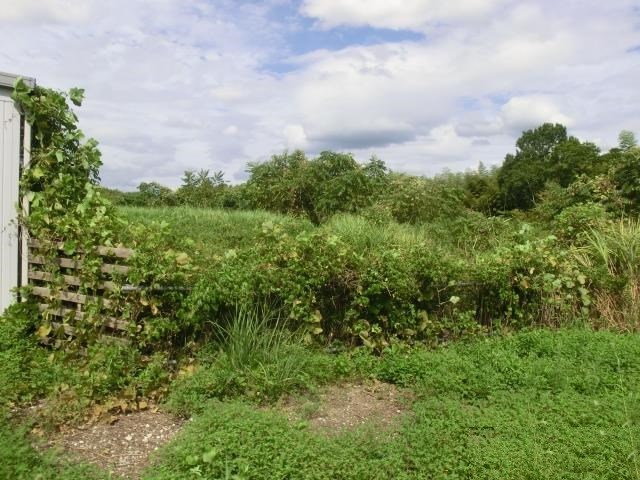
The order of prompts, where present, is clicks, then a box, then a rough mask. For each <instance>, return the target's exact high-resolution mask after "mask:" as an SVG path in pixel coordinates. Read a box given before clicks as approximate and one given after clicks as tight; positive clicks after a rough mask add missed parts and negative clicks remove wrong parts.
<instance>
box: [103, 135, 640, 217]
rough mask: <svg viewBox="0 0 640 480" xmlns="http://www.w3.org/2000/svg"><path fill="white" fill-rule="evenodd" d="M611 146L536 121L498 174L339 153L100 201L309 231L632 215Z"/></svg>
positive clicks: (297, 154)
mask: <svg viewBox="0 0 640 480" xmlns="http://www.w3.org/2000/svg"><path fill="white" fill-rule="evenodd" d="M618 140H619V142H618V145H617V146H616V147H615V148H612V149H610V150H609V151H608V152H605V153H603V152H601V151H600V149H599V148H598V147H597V146H596V145H595V144H594V143H591V142H583V141H581V140H579V139H578V138H576V137H574V136H570V135H568V133H567V128H566V127H565V126H564V125H561V124H551V123H545V124H542V125H540V126H539V127H537V128H534V129H531V130H527V131H525V132H523V133H522V135H521V136H520V138H518V140H517V141H516V145H515V153H509V154H507V155H506V157H505V159H504V162H503V163H502V165H501V166H499V167H492V168H486V167H485V166H484V165H482V164H480V165H479V166H478V167H477V168H476V169H474V170H468V171H466V172H461V173H452V172H445V173H442V174H439V175H436V176H434V177H431V178H428V177H420V176H414V175H408V174H403V173H397V172H392V171H390V170H389V169H388V168H387V166H386V165H385V163H384V162H383V161H382V160H380V159H378V158H376V157H372V158H371V159H370V160H369V161H368V162H366V163H364V164H360V163H358V162H357V161H356V160H355V159H354V157H353V156H352V155H351V154H349V153H338V152H332V151H325V152H322V153H320V154H319V155H318V156H317V157H316V158H309V157H308V156H307V155H306V154H305V153H304V152H302V151H300V150H296V151H293V152H284V153H282V154H278V155H273V156H272V157H271V159H270V160H268V161H266V162H262V163H250V164H249V165H248V173H249V178H248V180H247V181H246V182H245V183H243V184H240V185H230V184H229V183H228V182H227V181H226V180H225V178H224V173H223V172H222V171H215V172H213V173H211V171H210V170H200V171H198V172H194V171H186V172H185V173H184V176H183V177H182V183H181V185H180V187H178V188H177V189H176V190H172V189H170V188H168V187H165V186H163V185H160V184H159V183H157V182H144V183H141V184H140V185H139V186H138V189H137V191H135V192H122V191H118V190H114V189H107V188H104V193H105V195H107V196H108V197H109V198H110V199H111V200H112V201H113V202H114V203H116V204H118V205H128V206H147V207H155V206H177V205H185V206H192V207H201V208H228V209H262V210H268V211H273V212H280V213H287V214H293V215H299V216H304V217H307V218H308V219H310V220H311V221H312V222H314V223H316V224H319V223H322V222H323V221H324V220H325V219H327V218H328V217H330V216H331V215H332V214H334V213H338V212H349V213H362V214H366V215H370V216H384V217H389V218H393V219H395V220H397V221H399V222H409V223H420V222H424V221H430V220H433V219H435V218H437V217H441V216H446V217H452V216H453V217H455V216H456V215H457V214H459V213H461V212H463V211H465V210H467V211H468V210H475V211H478V212H481V213H483V214H486V215H497V214H501V213H505V212H510V211H514V210H517V211H530V210H535V209H536V208H538V209H539V208H540V204H541V202H542V203H545V202H546V203H545V204H546V205H547V206H549V205H550V204H552V203H553V202H554V201H555V202H556V203H557V202H561V203H562V201H564V202H565V203H567V202H568V203H567V204H566V205H564V206H565V207H566V206H568V205H569V204H571V202H574V203H584V202H597V203H608V204H609V205H608V206H609V208H616V209H619V210H623V211H637V210H638V208H639V207H640V148H639V147H638V145H637V140H636V137H635V135H634V133H633V132H631V131H628V130H624V131H622V132H620V135H619V138H618ZM571 192H573V193H571ZM572 195H573V197H572ZM560 197H563V198H564V200H562V201H561V200H560ZM569 197H571V198H573V200H572V199H571V198H569ZM558 208H560V209H561V208H562V206H560V207H558Z"/></svg>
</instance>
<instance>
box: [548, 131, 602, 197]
mask: <svg viewBox="0 0 640 480" xmlns="http://www.w3.org/2000/svg"><path fill="white" fill-rule="evenodd" d="M553 154H554V158H553V164H551V165H549V169H548V173H549V175H548V178H547V180H553V181H556V182H558V183H559V184H560V185H561V186H562V187H568V186H569V185H570V184H571V183H572V182H573V181H574V180H575V179H576V178H577V177H578V176H579V175H582V174H587V175H591V174H593V172H594V170H597V168H598V165H599V159H600V149H599V148H598V147H597V146H596V145H595V144H593V143H590V142H585V143H582V142H580V140H578V139H577V138H575V137H570V138H568V139H567V140H566V141H564V142H562V143H560V144H558V145H556V147H555V149H554V152H553Z"/></svg>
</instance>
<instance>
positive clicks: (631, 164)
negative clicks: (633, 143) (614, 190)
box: [613, 147, 640, 211]
mask: <svg viewBox="0 0 640 480" xmlns="http://www.w3.org/2000/svg"><path fill="white" fill-rule="evenodd" d="M613 177H614V181H615V182H616V185H617V186H618V188H619V190H620V193H621V194H622V195H623V196H624V197H625V198H626V199H628V200H629V201H631V203H632V206H633V208H634V209H635V210H636V211H638V210H640V147H633V148H631V149H629V150H628V151H626V152H624V154H623V155H622V158H621V162H620V164H619V165H618V167H617V168H616V169H615V171H614V174H613Z"/></svg>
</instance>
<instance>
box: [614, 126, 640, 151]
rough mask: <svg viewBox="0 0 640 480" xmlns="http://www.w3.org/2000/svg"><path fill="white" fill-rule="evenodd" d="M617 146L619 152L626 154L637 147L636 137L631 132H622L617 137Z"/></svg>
mask: <svg viewBox="0 0 640 480" xmlns="http://www.w3.org/2000/svg"><path fill="white" fill-rule="evenodd" d="M618 145H619V146H620V150H622V151H623V152H628V151H629V150H631V149H632V148H634V147H637V146H638V141H637V140H636V135H635V134H634V133H633V132H632V131H631V130H622V131H621V132H620V134H619V135H618Z"/></svg>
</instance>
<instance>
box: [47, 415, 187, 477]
mask: <svg viewBox="0 0 640 480" xmlns="http://www.w3.org/2000/svg"><path fill="white" fill-rule="evenodd" d="M183 423H184V420H181V419H178V418H175V417H173V416H171V415H168V414H166V413H162V412H154V411H152V410H147V411H143V412H136V413H131V414H128V415H122V416H120V417H118V419H117V421H115V422H114V423H112V424H110V425H109V424H94V425H89V426H86V427H77V428H72V429H69V430H65V431H62V432H60V433H59V434H57V435H56V436H55V437H54V438H52V439H50V440H49V446H51V447H54V448H56V447H57V448H62V449H63V450H64V451H66V452H67V453H69V454H70V455H71V456H72V457H73V458H76V459H77V460H79V461H82V462H86V463H92V464H94V465H97V466H99V467H100V468H102V469H104V470H106V471H109V472H112V473H113V474H115V475H121V476H123V477H125V478H131V479H137V478H139V477H140V474H141V473H142V471H143V470H144V468H145V467H146V466H147V465H148V464H149V460H150V455H151V454H152V453H153V452H154V451H155V450H157V449H158V448H159V447H160V446H162V445H164V444H165V443H167V442H168V441H169V440H171V439H172V438H173V437H174V436H175V434H176V433H178V431H179V430H180V428H181V427H182V425H183Z"/></svg>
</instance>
